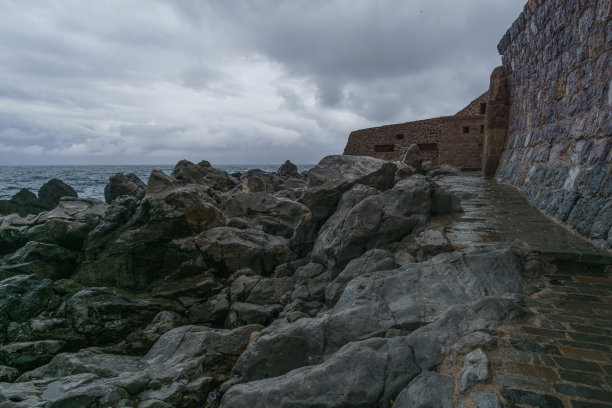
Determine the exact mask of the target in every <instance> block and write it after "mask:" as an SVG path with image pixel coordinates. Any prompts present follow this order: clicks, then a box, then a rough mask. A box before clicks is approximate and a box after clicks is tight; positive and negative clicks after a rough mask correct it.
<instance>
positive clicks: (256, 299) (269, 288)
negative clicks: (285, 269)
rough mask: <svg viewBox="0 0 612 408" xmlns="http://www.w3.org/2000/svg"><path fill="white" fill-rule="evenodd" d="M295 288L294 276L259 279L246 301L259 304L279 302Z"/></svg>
mask: <svg viewBox="0 0 612 408" xmlns="http://www.w3.org/2000/svg"><path fill="white" fill-rule="evenodd" d="M292 289H293V279H292V278H288V277H287V278H266V279H261V280H260V281H258V282H257V283H256V284H255V286H254V287H253V288H252V289H251V291H250V292H249V296H248V297H247V298H246V300H245V302H247V303H255V304H258V305H265V304H279V303H281V298H282V296H283V295H284V294H285V293H287V292H289V291H291V290H292Z"/></svg>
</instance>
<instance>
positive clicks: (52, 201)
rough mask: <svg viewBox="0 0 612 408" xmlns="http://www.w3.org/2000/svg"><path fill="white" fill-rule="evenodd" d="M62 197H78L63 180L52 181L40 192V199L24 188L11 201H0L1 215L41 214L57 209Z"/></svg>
mask: <svg viewBox="0 0 612 408" xmlns="http://www.w3.org/2000/svg"><path fill="white" fill-rule="evenodd" d="M62 197H78V195H77V193H76V191H74V189H73V188H72V187H70V186H69V185H67V184H66V183H64V182H63V181H62V180H59V179H56V178H54V179H51V180H49V181H48V182H46V183H45V184H43V186H42V187H41V188H40V190H38V197H37V196H36V195H35V194H34V193H32V192H31V191H30V190H27V189H25V188H22V189H21V190H19V192H18V193H17V194H15V195H14V196H13V197H11V199H10V200H0V215H2V214H7V215H8V214H12V213H16V214H19V215H20V216H22V217H25V216H26V215H28V214H34V215H36V214H40V213H41V212H43V211H46V210H51V209H53V208H55V206H57V205H58V204H59V202H60V199H61V198H62Z"/></svg>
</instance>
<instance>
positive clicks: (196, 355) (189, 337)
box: [140, 325, 263, 384]
mask: <svg viewBox="0 0 612 408" xmlns="http://www.w3.org/2000/svg"><path fill="white" fill-rule="evenodd" d="M262 328H263V327H262V326H259V325H249V326H243V327H239V328H237V329H234V330H220V329H211V328H208V327H203V326H183V327H178V328H176V329H173V330H170V331H169V332H167V333H165V334H164V335H162V336H161V337H160V339H159V340H158V341H157V342H156V343H155V344H154V345H153V347H152V348H151V350H149V352H148V353H147V354H146V355H145V356H144V357H143V358H142V359H141V360H140V363H141V364H143V366H144V367H147V368H146V372H147V373H148V375H149V376H150V377H151V379H157V380H159V381H161V382H162V383H163V384H170V383H173V382H177V380H178V379H180V378H191V379H192V380H193V379H194V377H195V376H196V374H197V375H198V376H202V375H204V376H208V377H210V376H212V377H214V378H216V379H217V380H218V381H220V382H223V381H226V380H227V379H229V373H230V371H231V368H232V366H233V365H234V363H235V361H236V359H237V358H238V356H239V355H240V354H241V353H242V352H243V350H244V348H245V347H246V345H247V344H248V342H249V339H250V336H251V333H253V332H255V331H260V330H261V329H262Z"/></svg>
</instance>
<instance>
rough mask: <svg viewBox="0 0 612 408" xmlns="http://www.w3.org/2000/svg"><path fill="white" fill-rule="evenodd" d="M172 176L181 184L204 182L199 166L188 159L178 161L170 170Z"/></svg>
mask: <svg viewBox="0 0 612 408" xmlns="http://www.w3.org/2000/svg"><path fill="white" fill-rule="evenodd" d="M172 177H174V178H175V179H176V180H178V181H179V182H180V183H182V184H204V176H203V174H202V172H201V171H200V168H199V167H198V166H196V165H195V164H194V163H192V162H190V161H189V160H181V161H179V162H178V163H177V164H176V165H175V166H174V169H173V170H172Z"/></svg>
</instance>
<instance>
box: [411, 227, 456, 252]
mask: <svg viewBox="0 0 612 408" xmlns="http://www.w3.org/2000/svg"><path fill="white" fill-rule="evenodd" d="M416 242H417V243H418V244H419V246H420V247H421V248H423V250H424V251H425V253H427V254H429V255H437V254H441V253H443V252H450V251H452V250H453V246H452V245H451V243H450V241H449V240H448V238H446V235H445V234H444V232H443V231H441V230H426V231H423V232H421V233H420V234H419V235H417V237H416Z"/></svg>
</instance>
